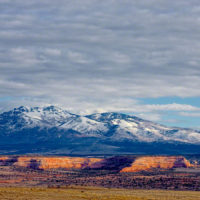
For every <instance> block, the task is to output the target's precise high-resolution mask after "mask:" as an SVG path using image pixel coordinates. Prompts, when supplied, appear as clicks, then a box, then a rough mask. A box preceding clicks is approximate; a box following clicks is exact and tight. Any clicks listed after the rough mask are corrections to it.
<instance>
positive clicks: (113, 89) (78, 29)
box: [0, 0, 200, 113]
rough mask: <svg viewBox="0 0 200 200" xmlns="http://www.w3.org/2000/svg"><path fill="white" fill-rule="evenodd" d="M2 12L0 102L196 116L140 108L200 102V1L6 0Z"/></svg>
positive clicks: (182, 108) (186, 107) (170, 107)
mask: <svg viewBox="0 0 200 200" xmlns="http://www.w3.org/2000/svg"><path fill="white" fill-rule="evenodd" d="M0 7H1V13H0V27H1V29H0V43H1V46H0V98H1V97H5V96H10V97H12V101H9V103H10V104H11V105H18V104H42V103H44V104H45V103H50V104H58V105H61V106H64V107H67V108H69V109H72V110H76V111H77V112H78V110H79V112H80V110H84V111H85V112H90V111H91V110H96V111H99V110H109V111H113V110H114V111H125V112H142V113H144V112H156V111H161V110H175V111H196V110H198V108H196V107H193V106H190V105H179V104H168V105H140V102H137V98H139V97H143V98H149V97H151V98H152V97H153V98H156V97H167V96H179V97H193V96H194V97H198V96H200V90H199V85H200V68H199V65H198V63H200V59H199V53H200V52H199V49H200V44H199V40H200V29H199V9H200V4H199V2H198V1H196V0H190V1H186V0H182V1H172V0H169V1H162V0H157V1H155V0H141V1H136V0H125V1H122V0H119V1H113V0H102V1H97V0H93V1H91V0H84V1H81V0H75V1H69V0H58V1H52V0H43V1H40V0H34V1H33V0H29V1H24V0H14V1H9V0H4V1H1V2H0ZM19 11H20V12H19ZM24 97H25V98H24ZM22 98H24V99H23V101H22ZM36 99H37V100H36ZM1 107H5V102H1Z"/></svg>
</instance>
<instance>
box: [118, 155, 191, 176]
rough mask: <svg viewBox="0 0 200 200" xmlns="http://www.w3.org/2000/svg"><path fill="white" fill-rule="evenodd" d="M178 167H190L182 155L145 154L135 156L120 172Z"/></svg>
mask: <svg viewBox="0 0 200 200" xmlns="http://www.w3.org/2000/svg"><path fill="white" fill-rule="evenodd" d="M178 167H184V168H187V167H192V165H191V164H190V162H189V161H188V160H186V159H185V158H184V157H183V156H145V157H139V158H137V159H136V160H135V161H134V162H133V163H132V165H131V166H129V167H125V168H123V169H122V170H121V172H139V171H149V170H151V169H156V168H162V169H172V168H178Z"/></svg>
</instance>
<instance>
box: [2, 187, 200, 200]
mask: <svg viewBox="0 0 200 200" xmlns="http://www.w3.org/2000/svg"><path fill="white" fill-rule="evenodd" d="M0 199H2V200H64V199H65V200H200V192H196V191H166V190H133V189H108V188H97V187H75V186H71V187H65V188H44V187H41V188H40V187H34V188H27V187H7V188H6V187H2V188H0Z"/></svg>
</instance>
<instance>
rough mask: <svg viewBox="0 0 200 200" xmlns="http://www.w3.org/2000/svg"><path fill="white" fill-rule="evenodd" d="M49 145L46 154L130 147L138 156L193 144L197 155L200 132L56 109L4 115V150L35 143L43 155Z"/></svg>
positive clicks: (0, 127)
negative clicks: (168, 147) (82, 114)
mask: <svg viewBox="0 0 200 200" xmlns="http://www.w3.org/2000/svg"><path fill="white" fill-rule="evenodd" d="M45 143H46V144H49V145H47V146H48V147H45V151H46V152H49V151H52V150H53V149H57V150H58V149H59V150H58V151H59V152H62V151H63V152H67V153H68V152H72V153H73V152H80V151H81V148H82V152H85V153H86V152H87V153H88V152H93V151H95V152H102V151H103V152H102V154H104V153H105V152H111V153H119V152H121V151H122V152H123V151H124V150H123V149H126V147H127V146H129V150H128V153H135V152H138V151H141V150H142V151H143V149H145V146H146V147H147V146H148V149H150V150H151V148H152V149H153V148H154V147H155V146H156V149H158V150H159V146H160V148H162V145H164V146H168V145H172V146H173V148H177V146H182V147H183V146H188V145H191V146H193V147H195V149H197V150H195V153H200V150H199V149H200V147H199V145H200V131H197V130H193V129H187V128H177V127H176V128H174V127H167V126H164V125H161V124H158V123H154V122H151V121H148V120H143V119H142V118H138V117H136V116H131V115H126V114H122V113H117V112H106V113H95V114H91V115H85V116H81V115H77V114H73V113H71V112H68V111H66V110H63V109H61V108H59V107H56V106H47V107H24V106H21V107H19V108H14V109H13V110H10V111H8V112H4V113H1V114H0V150H1V148H5V150H6V147H5V146H6V145H7V147H9V145H10V147H9V148H8V149H9V151H16V152H17V151H18V147H15V148H14V149H13V148H12V146H11V145H17V146H20V144H21V147H20V148H23V145H25V146H26V145H28V144H35V148H37V149H38V150H37V151H38V152H41V151H43V150H40V149H43V147H44V146H45V145H46V144H45ZM127 144H129V145H127ZM79 145H80V146H79ZM137 146H138V147H137ZM151 146H152V147H151ZM164 146H163V147H164ZM62 149H63V150H62ZM77 149H79V150H77ZM192 149H193V148H191V150H192ZM158 150H156V151H158ZM23 151H24V152H25V153H32V152H34V151H35V150H33V149H32V150H30V149H29V150H26V149H24V150H23ZM165 151H166V149H165ZM169 151H172V149H171V150H170V149H169ZM179 151H180V150H179ZM187 151H188V150H187ZM187 151H186V152H187ZM3 152H4V151H3ZM166 152H167V151H166ZM0 153H1V151H0ZM155 153H156V152H155Z"/></svg>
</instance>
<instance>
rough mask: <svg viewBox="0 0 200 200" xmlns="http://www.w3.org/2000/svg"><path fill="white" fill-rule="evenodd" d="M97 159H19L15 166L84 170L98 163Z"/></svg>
mask: <svg viewBox="0 0 200 200" xmlns="http://www.w3.org/2000/svg"><path fill="white" fill-rule="evenodd" d="M99 161H101V159H98V158H79V157H76V158H73V157H19V158H18V160H17V162H15V163H14V165H15V166H21V167H30V168H38V169H44V170H45V169H57V168H65V169H85V168H90V166H92V165H94V163H98V162H99Z"/></svg>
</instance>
